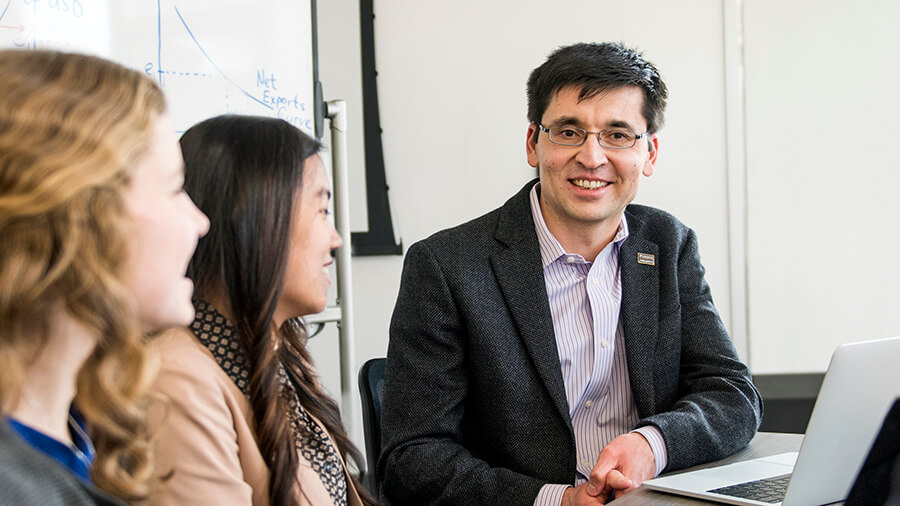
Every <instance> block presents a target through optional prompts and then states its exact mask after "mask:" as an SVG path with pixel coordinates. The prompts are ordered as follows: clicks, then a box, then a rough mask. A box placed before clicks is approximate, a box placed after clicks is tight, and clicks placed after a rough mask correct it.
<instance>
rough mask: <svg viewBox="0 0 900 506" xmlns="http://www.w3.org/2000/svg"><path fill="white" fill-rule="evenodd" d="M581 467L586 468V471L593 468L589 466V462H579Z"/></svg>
mask: <svg viewBox="0 0 900 506" xmlns="http://www.w3.org/2000/svg"><path fill="white" fill-rule="evenodd" d="M581 465H582V466H584V467H586V468H588V469H592V468H593V466H591V463H590V462H589V461H587V460H582V461H581Z"/></svg>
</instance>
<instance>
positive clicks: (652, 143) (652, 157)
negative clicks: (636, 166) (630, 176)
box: [641, 134, 659, 177]
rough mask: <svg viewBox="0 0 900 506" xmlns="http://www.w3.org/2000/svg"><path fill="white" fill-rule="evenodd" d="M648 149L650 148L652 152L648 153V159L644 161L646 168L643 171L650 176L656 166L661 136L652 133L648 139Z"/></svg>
mask: <svg viewBox="0 0 900 506" xmlns="http://www.w3.org/2000/svg"><path fill="white" fill-rule="evenodd" d="M647 149H649V150H650V153H648V154H647V161H646V162H644V170H643V171H641V172H642V173H643V174H644V175H645V176H647V177H650V176H652V175H653V171H654V170H655V168H656V157H657V156H659V138H658V137H657V136H656V134H650V137H649V138H648V139H647Z"/></svg>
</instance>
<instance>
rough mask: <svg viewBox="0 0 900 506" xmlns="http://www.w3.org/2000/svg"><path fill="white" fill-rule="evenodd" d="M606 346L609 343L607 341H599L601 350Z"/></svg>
mask: <svg viewBox="0 0 900 506" xmlns="http://www.w3.org/2000/svg"><path fill="white" fill-rule="evenodd" d="M607 346H609V341H607V340H606V339H604V340H602V341H600V347H601V348H606V347H607Z"/></svg>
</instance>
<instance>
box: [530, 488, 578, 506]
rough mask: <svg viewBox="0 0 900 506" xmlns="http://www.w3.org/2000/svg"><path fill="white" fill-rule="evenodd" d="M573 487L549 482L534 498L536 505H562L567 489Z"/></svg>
mask: <svg viewBox="0 0 900 506" xmlns="http://www.w3.org/2000/svg"><path fill="white" fill-rule="evenodd" d="M571 489H572V487H570V486H569V485H558V484H555V483H548V484H546V485H544V486H543V487H541V489H540V490H539V491H538V495H537V497H536V498H535V499H534V506H560V505H562V504H563V497H564V495H565V493H566V491H567V490H571Z"/></svg>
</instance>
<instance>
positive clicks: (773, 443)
mask: <svg viewBox="0 0 900 506" xmlns="http://www.w3.org/2000/svg"><path fill="white" fill-rule="evenodd" d="M802 442H803V435H802V434H781V433H776V432H758V433H757V434H756V436H754V437H753V440H752V441H750V444H749V445H747V447H746V448H744V449H743V450H741V451H739V452H737V453H735V454H734V455H732V456H730V457H726V458H724V459H722V460H716V461H714V462H709V463H707V464H701V465H699V466H694V467H689V468H687V469H681V470H678V471H675V472H673V473H672V474H677V473H683V472H686V471H694V470H696V469H703V468H706V467H713V466H721V465H723V464H732V463H734V462H741V461H744V460H750V459H755V458H757V457H767V456H769V455H776V454H779V453H784V452H796V451H799V450H800V443H802ZM666 474H669V473H663V476H665V475H666ZM610 504H614V505H615V506H628V505H630V504H634V505H638V504H639V505H648V504H649V505H652V504H673V505H692V504H693V505H703V504H706V505H709V504H717V503H714V502H710V501H704V500H702V499H694V498H691V497H682V496H677V495H672V494H664V493H662V492H655V491H652V490H647V489H644V488H639V489H637V490H634V491H632V492H629V493H628V494H625V495H623V496H622V497H620V498H618V499H616V500H615V501H613V502H612V503H610Z"/></svg>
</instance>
